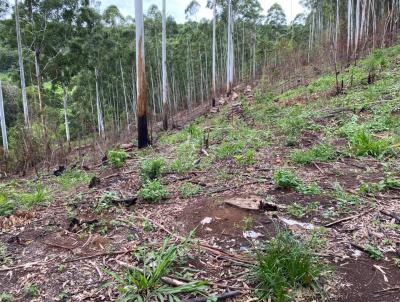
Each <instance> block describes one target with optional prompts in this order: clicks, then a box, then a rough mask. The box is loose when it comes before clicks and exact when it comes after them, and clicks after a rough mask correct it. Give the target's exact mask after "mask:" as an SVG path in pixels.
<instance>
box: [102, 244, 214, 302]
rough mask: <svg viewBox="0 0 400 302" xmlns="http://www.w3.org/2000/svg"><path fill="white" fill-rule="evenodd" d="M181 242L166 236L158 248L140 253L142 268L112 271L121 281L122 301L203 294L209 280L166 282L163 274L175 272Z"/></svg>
mask: <svg viewBox="0 0 400 302" xmlns="http://www.w3.org/2000/svg"><path fill="white" fill-rule="evenodd" d="M180 248H181V246H176V245H171V244H170V240H169V239H166V240H165V241H164V243H163V245H162V247H161V248H160V249H159V250H158V251H152V250H148V249H141V250H139V252H138V253H136V255H135V256H136V258H137V260H138V261H139V262H140V263H141V264H142V268H131V269H129V270H127V271H126V272H125V274H124V275H123V276H120V275H118V274H116V273H114V272H109V274H110V275H111V276H112V277H113V278H114V280H115V281H116V283H117V284H118V291H119V293H120V297H119V298H120V299H119V301H180V299H179V297H178V296H179V295H182V294H192V295H197V294H203V293H204V290H206V289H207V283H206V282H203V281H201V282H189V283H186V284H184V285H180V286H176V287H171V286H169V285H164V284H163V282H162V278H163V277H166V276H167V275H168V274H170V273H172V272H173V269H174V265H176V264H177V260H178V257H179V249H180Z"/></svg>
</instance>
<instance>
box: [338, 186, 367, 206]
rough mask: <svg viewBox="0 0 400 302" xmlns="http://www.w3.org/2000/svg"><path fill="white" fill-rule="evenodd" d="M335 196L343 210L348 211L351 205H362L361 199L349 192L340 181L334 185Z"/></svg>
mask: <svg viewBox="0 0 400 302" xmlns="http://www.w3.org/2000/svg"><path fill="white" fill-rule="evenodd" d="M333 190H334V193H333V196H334V198H335V199H336V203H337V206H338V208H339V209H340V210H341V211H347V210H348V207H349V206H359V205H361V203H362V202H361V200H360V199H359V198H358V197H357V196H356V195H354V194H351V193H347V192H346V191H345V190H344V189H343V187H342V186H341V185H340V184H339V183H337V182H336V183H334V185H333Z"/></svg>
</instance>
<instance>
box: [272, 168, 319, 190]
mask: <svg viewBox="0 0 400 302" xmlns="http://www.w3.org/2000/svg"><path fill="white" fill-rule="evenodd" d="M274 183H275V185H276V186H277V188H279V189H294V190H296V191H297V192H299V193H301V194H304V195H317V194H320V193H321V190H320V188H319V187H318V185H317V184H311V185H306V184H304V183H303V182H302V181H301V180H299V179H298V178H297V176H296V174H294V173H293V172H292V171H290V170H283V169H281V170H278V171H276V172H275V174H274Z"/></svg>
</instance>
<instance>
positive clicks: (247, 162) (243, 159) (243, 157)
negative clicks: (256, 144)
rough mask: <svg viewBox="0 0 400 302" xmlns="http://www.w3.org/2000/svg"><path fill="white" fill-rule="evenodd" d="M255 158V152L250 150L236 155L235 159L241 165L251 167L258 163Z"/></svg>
mask: <svg viewBox="0 0 400 302" xmlns="http://www.w3.org/2000/svg"><path fill="white" fill-rule="evenodd" d="M254 156H255V151H254V150H252V149H250V150H247V151H246V152H245V153H244V154H240V155H236V156H235V157H234V158H235V161H236V162H237V163H238V164H239V165H242V166H251V165H253V164H255V162H256V161H255V160H254Z"/></svg>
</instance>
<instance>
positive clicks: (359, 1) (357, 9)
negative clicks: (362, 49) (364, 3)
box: [354, 0, 361, 56]
mask: <svg viewBox="0 0 400 302" xmlns="http://www.w3.org/2000/svg"><path fill="white" fill-rule="evenodd" d="M360 12H361V0H357V6H356V31H355V41H354V55H355V56H356V55H357V51H358V43H359V42H360V21H361V20H360Z"/></svg>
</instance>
